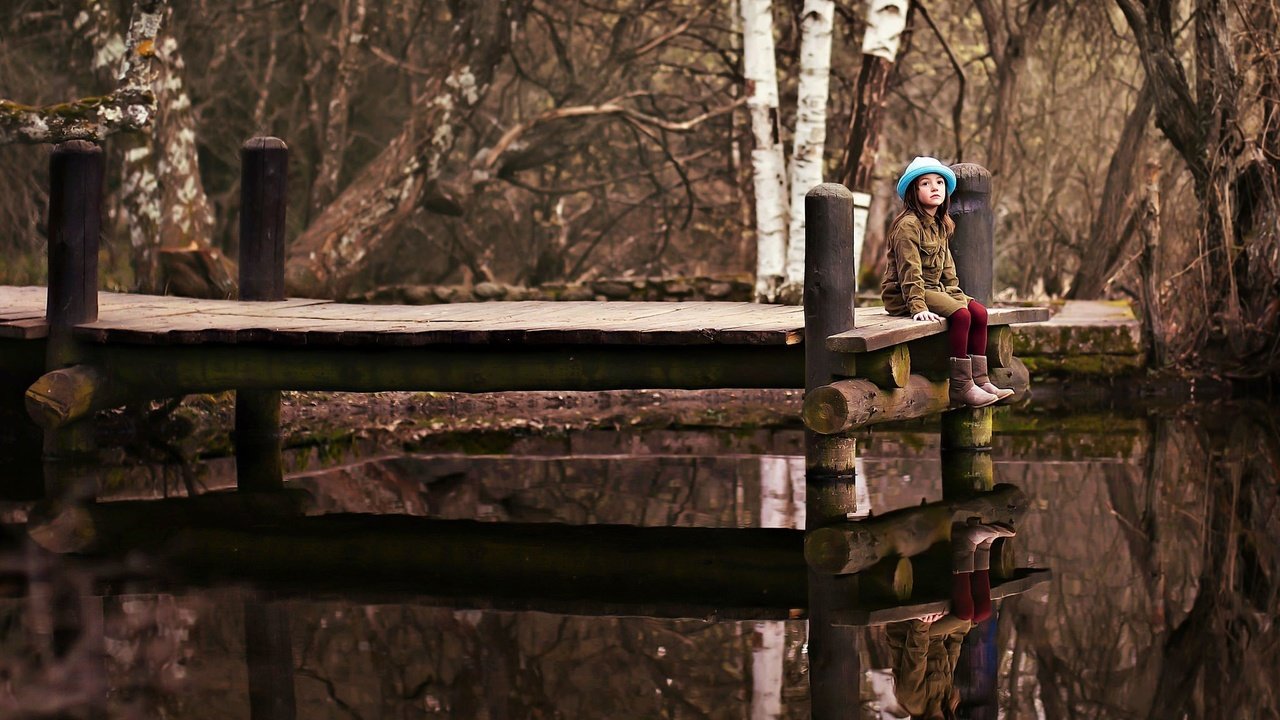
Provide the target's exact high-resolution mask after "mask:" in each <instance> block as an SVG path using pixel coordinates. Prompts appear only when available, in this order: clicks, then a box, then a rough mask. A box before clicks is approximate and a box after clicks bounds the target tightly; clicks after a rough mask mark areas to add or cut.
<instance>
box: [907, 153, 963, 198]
mask: <svg viewBox="0 0 1280 720" xmlns="http://www.w3.org/2000/svg"><path fill="white" fill-rule="evenodd" d="M929 173H937V174H939V175H941V176H942V179H943V180H946V181H947V197H951V193H953V192H955V191H956V174H955V173H953V172H951V168H949V167H947V166H946V165H943V164H942V163H940V162H938V159H937V158H931V157H929V156H928V155H921V156H919V157H917V158H916V159H915V160H912V161H911V164H910V165H908V166H907V169H906V170H905V171H903V173H902V179H901V180H899V181H898V199H899V200H903V199H905V196H906V194H907V188H909V187H911V183H913V182H915V181H916V178H918V177H920V176H921V175H928V174H929Z"/></svg>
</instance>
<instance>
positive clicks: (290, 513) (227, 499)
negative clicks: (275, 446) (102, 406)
mask: <svg viewBox="0 0 1280 720" xmlns="http://www.w3.org/2000/svg"><path fill="white" fill-rule="evenodd" d="M310 501H311V494H310V493H308V492H307V491H305V490H299V489H296V488H295V489H285V490H278V491H273V492H261V493H247V492H215V493H207V494H204V495H197V496H195V497H184V498H168V499H165V500H127V501H120V502H107V503H88V504H79V503H62V502H57V501H54V502H51V503H48V504H42V505H37V506H36V507H35V508H33V509H32V511H31V514H30V515H29V517H28V519H27V534H28V535H30V536H31V539H33V540H35V541H36V543H38V544H39V545H40V546H41V547H44V548H45V549H47V550H51V551H53V552H59V553H77V554H96V553H108V552H121V551H127V550H128V549H131V548H132V547H133V546H135V545H145V544H146V540H147V538H155V537H162V536H164V535H165V534H167V533H169V532H171V531H173V530H175V529H177V528H183V527H189V526H207V525H215V526H232V527H239V526H252V525H256V524H259V523H263V522H272V521H279V520H280V519H281V518H288V517H295V516H298V515H301V514H302V513H303V512H304V510H305V508H306V507H307V505H308V504H309V503H310Z"/></svg>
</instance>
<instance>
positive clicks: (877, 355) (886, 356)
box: [854, 345, 911, 389]
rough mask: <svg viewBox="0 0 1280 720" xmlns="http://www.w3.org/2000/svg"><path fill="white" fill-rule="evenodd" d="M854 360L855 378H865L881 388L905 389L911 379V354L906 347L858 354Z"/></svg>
mask: <svg viewBox="0 0 1280 720" xmlns="http://www.w3.org/2000/svg"><path fill="white" fill-rule="evenodd" d="M854 358H855V360H854V363H855V364H856V374H855V377H861V378H866V379H868V380H870V381H871V382H873V383H875V384H876V385H878V386H880V387H882V388H885V389H893V388H902V387H906V386H907V380H909V379H910V377H911V352H910V351H909V350H908V349H907V346H906V345H894V346H893V347H887V348H884V349H883V350H875V351H873V352H869V353H858V354H857V355H855V356H854Z"/></svg>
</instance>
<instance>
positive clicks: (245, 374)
mask: <svg viewBox="0 0 1280 720" xmlns="http://www.w3.org/2000/svg"><path fill="white" fill-rule="evenodd" d="M85 352H86V362H91V363H93V364H94V365H96V366H99V367H101V368H103V369H104V370H105V372H107V373H108V374H109V375H110V376H111V377H112V378H113V379H114V380H115V381H117V382H121V383H124V384H125V385H126V386H127V387H128V388H129V389H130V391H131V392H132V393H133V394H135V395H139V396H143V397H167V396H173V395H181V394H188V393H207V392H221V391H224V390H230V389H233V388H238V389H244V390H333V391H348V392H379V391H384V390H422V391H437V392H499V391H514V390H631V389H649V388H670V389H709V388H794V387H799V386H800V385H801V384H802V383H803V382H804V349H803V346H801V345H795V346H760V347H752V348H747V349H744V348H741V347H729V346H718V345H704V346H692V347H680V348H665V347H615V346H601V345H597V346H549V347H521V348H518V349H513V348H492V347H481V348H471V347H459V348H443V349H436V348H379V349H372V350H370V349H355V348H350V349H348V348H276V347H263V346H234V347H233V346H201V347H180V346H163V347H161V346H136V345H107V346H86V349H85Z"/></svg>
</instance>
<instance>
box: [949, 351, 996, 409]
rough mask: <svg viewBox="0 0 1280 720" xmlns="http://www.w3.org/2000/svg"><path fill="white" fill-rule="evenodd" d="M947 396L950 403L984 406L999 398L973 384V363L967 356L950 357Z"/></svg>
mask: <svg viewBox="0 0 1280 720" xmlns="http://www.w3.org/2000/svg"><path fill="white" fill-rule="evenodd" d="M948 397H949V399H950V400H951V404H952V405H968V406H969V407H975V408H980V407H986V406H988V405H990V404H992V403H994V402H995V401H997V400H999V399H1000V398H999V397H997V396H995V395H992V394H991V393H989V392H987V391H986V390H983V389H982V388H980V387H978V386H977V385H974V384H973V363H972V361H971V360H970V359H969V358H967V357H963V358H958V357H953V358H951V385H950V387H949V392H948Z"/></svg>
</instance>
